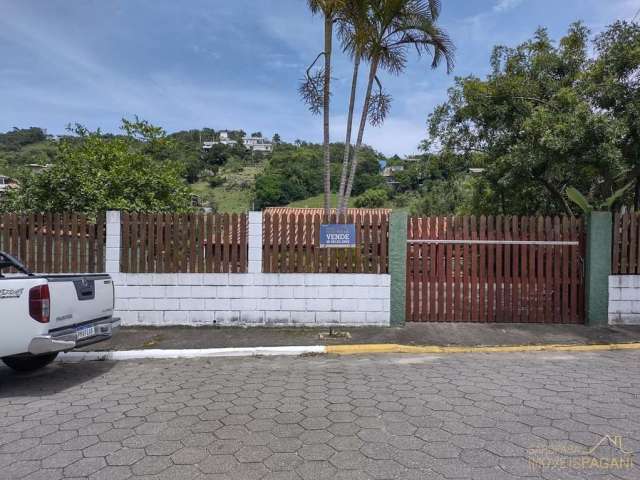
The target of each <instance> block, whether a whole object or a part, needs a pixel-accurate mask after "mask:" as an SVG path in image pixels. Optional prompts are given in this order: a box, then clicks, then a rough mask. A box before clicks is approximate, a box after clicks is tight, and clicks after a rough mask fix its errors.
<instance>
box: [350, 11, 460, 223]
mask: <svg viewBox="0 0 640 480" xmlns="http://www.w3.org/2000/svg"><path fill="white" fill-rule="evenodd" d="M439 7H440V2H437V1H429V0H371V8H370V10H369V11H370V15H369V19H368V24H369V26H368V28H367V32H368V39H367V51H366V55H367V59H368V60H369V77H368V80H367V89H366V93H365V98H364V105H363V107H362V113H361V116H360V125H359V127H358V135H357V138H356V144H355V148H354V153H353V160H352V161H351V165H350V167H349V170H350V172H349V174H348V179H347V184H346V187H345V192H344V195H343V196H342V203H341V205H340V210H341V212H344V211H346V208H347V205H348V202H349V197H350V196H351V192H352V190H353V184H354V180H355V175H356V171H357V166H358V160H359V158H358V155H359V152H360V148H361V146H362V142H363V137H364V130H365V128H366V125H367V121H369V122H370V123H372V124H373V125H378V124H380V123H382V122H383V121H384V118H385V117H386V114H387V112H388V110H389V104H390V101H391V98H390V97H389V95H388V94H386V93H385V92H384V91H383V90H382V86H381V84H380V82H379V81H378V79H377V73H378V69H379V68H383V69H385V70H387V71H389V72H390V73H392V74H400V73H401V72H402V71H403V70H404V68H405V66H406V62H407V50H408V49H409V48H415V49H416V51H417V52H418V53H420V54H427V55H430V56H431V57H432V62H431V67H432V68H437V67H438V66H439V65H440V63H441V61H442V60H444V61H445V62H446V65H447V72H449V71H450V70H451V69H452V68H453V50H454V47H453V44H452V43H451V41H450V40H449V37H448V36H447V34H446V33H445V32H444V31H443V30H442V29H440V27H438V26H437V24H436V20H437V18H438V17H439V15H440V8H439ZM374 83H376V84H377V86H378V90H377V92H376V93H375V94H373V86H374Z"/></svg>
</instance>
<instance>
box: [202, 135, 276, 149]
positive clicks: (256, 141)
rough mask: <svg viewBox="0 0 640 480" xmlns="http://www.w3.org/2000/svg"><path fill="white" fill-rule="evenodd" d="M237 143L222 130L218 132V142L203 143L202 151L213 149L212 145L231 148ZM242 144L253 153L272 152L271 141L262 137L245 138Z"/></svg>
mask: <svg viewBox="0 0 640 480" xmlns="http://www.w3.org/2000/svg"><path fill="white" fill-rule="evenodd" d="M237 143H238V142H237V141H236V140H232V139H231V138H229V132H227V131H226V130H223V131H222V132H220V137H219V139H218V140H213V141H210V142H203V143H202V149H203V150H210V149H211V148H213V146H214V145H228V146H233V145H237ZM242 144H243V145H244V146H245V148H247V149H248V150H251V151H253V152H271V151H273V144H272V143H271V141H270V140H267V139H266V138H263V137H254V136H251V137H249V136H245V137H243V138H242Z"/></svg>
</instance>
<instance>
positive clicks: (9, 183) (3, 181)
mask: <svg viewBox="0 0 640 480" xmlns="http://www.w3.org/2000/svg"><path fill="white" fill-rule="evenodd" d="M12 188H18V182H17V181H16V180H14V179H13V178H9V177H6V176H4V175H0V195H2V194H3V193H6V192H8V191H9V190H10V189H12Z"/></svg>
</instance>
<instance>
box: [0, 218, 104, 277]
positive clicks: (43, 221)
mask: <svg viewBox="0 0 640 480" xmlns="http://www.w3.org/2000/svg"><path fill="white" fill-rule="evenodd" d="M105 228H106V227H105V217H104V215H99V216H98V218H97V219H95V220H92V219H90V218H88V217H87V216H86V215H84V214H77V213H24V214H21V213H7V214H0V250H1V251H4V252H7V253H9V254H10V255H13V256H15V257H18V258H19V259H20V260H21V261H22V262H23V263H24V264H25V265H26V266H27V268H28V269H29V270H31V271H32V272H35V273H49V274H55V273H102V272H104V269H105V265H104V260H105V238H106V231H105Z"/></svg>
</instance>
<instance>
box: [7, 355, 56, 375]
mask: <svg viewBox="0 0 640 480" xmlns="http://www.w3.org/2000/svg"><path fill="white" fill-rule="evenodd" d="M57 356H58V352H54V353H46V354H44V355H16V356H14V357H5V358H3V359H2V361H3V362H4V363H5V365H6V366H7V367H9V368H11V369H13V370H15V371H16V372H33V371H34V370H39V369H40V368H44V367H46V366H47V365H49V364H50V363H51V362H53V361H54V360H55V359H56V357H57Z"/></svg>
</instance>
